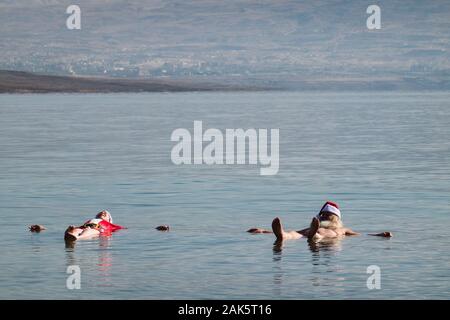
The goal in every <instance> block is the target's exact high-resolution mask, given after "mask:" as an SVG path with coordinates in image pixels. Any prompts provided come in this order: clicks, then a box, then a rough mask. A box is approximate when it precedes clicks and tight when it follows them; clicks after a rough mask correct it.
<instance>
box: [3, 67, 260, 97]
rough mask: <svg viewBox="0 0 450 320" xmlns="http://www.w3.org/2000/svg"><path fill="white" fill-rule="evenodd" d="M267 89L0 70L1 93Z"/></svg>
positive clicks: (184, 80) (192, 82) (168, 80)
mask: <svg viewBox="0 0 450 320" xmlns="http://www.w3.org/2000/svg"><path fill="white" fill-rule="evenodd" d="M260 90H269V88H266V87H258V86H247V85H233V84H221V83H206V82H204V81H197V80H194V81H189V80H186V79H182V80H179V79H161V78H155V79H120V78H97V77H73V76H56V75H42V74H35V73H30V72H22V71H9V70H0V93H115V92H130V93H132V92H135V93H138V92H190V91H260Z"/></svg>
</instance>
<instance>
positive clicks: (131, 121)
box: [0, 92, 450, 299]
mask: <svg viewBox="0 0 450 320" xmlns="http://www.w3.org/2000/svg"><path fill="white" fill-rule="evenodd" d="M449 101H450V94H449V93H387V92H383V93H286V92H283V93H280V92H277V93H273V92H272V93H176V94H172V93H171V94H164V93H161V94H158V93H155V94H108V95H102V94H98V95H97V94H90V95H80V94H44V95H1V96H0V217H1V219H2V220H1V227H0V244H1V246H0V298H2V299H5V298H6V299H15V298H26V299H28V298H37V299H49V298H60V299H92V298H100V299H102V298H112V299H116V298H122V299H131V298H137V299H156V298H160V299H172V298H193V299H216V298H220V299H222V298H224V299H240V298H245V299H247V298H249V299H256V298H262V299H281V298H286V299H310V298H313V299H322V298H331V299H342V298H345V299H347V298H349V299H361V298H369V299H371V298H388V299H397V298H408V299H422V298H437V299H448V298H449V296H450V295H449V294H450V271H449V270H450V268H449V267H450V259H449V258H450V254H449V244H450V241H449V227H450V214H449V213H450V197H449V195H450V161H449V155H450V102H449ZM194 120H202V121H203V126H204V128H218V129H221V130H224V129H226V128H244V129H246V128H279V129H280V171H279V174H278V175H275V176H260V175H259V169H258V167H257V166H245V165H239V166H236V165H235V166H175V165H173V164H172V162H171V159H170V152H171V149H172V147H173V145H174V143H172V142H171V141H170V135H171V133H172V131H173V130H174V129H176V128H187V129H189V130H191V131H192V130H193V121H194ZM326 199H332V200H335V201H337V202H338V203H339V204H340V206H341V209H342V212H343V220H344V222H345V223H346V224H347V225H348V226H350V227H352V228H353V229H354V230H357V231H360V232H362V233H364V234H366V233H369V232H380V231H385V230H389V231H392V232H393V233H394V234H395V237H394V238H392V239H381V238H375V237H370V236H367V235H363V236H360V237H354V238H347V239H344V240H342V241H340V242H337V243H334V244H331V245H317V246H314V247H313V246H310V245H308V243H307V242H306V241H305V240H304V239H300V240H295V241H289V242H286V243H285V244H284V246H283V248H282V250H279V249H277V248H275V250H274V247H273V241H274V238H273V236H272V235H250V234H248V233H246V232H245V231H246V230H247V229H248V228H250V227H253V226H259V227H266V228H270V223H271V220H272V219H273V218H274V217H275V216H280V217H281V219H282V221H283V223H284V225H285V227H286V228H287V229H300V228H303V227H306V226H307V225H308V224H309V222H310V220H311V217H312V216H313V215H314V214H316V212H317V210H318V209H319V208H320V206H321V205H322V203H323V201H324V200H326ZM102 209H108V210H109V211H110V212H111V213H112V215H113V217H114V219H115V222H116V223H119V224H122V225H125V226H127V227H128V228H129V229H127V230H123V231H119V232H117V233H115V234H114V235H113V236H112V237H110V238H100V239H95V240H90V241H83V242H82V241H80V242H78V243H77V244H76V245H75V246H74V247H73V248H66V246H65V244H64V241H63V232H64V230H65V228H66V227H67V226H68V225H70V224H81V223H82V222H84V221H85V220H87V219H88V218H91V217H92V216H93V215H94V214H95V213H96V212H98V211H100V210H102ZM29 224H44V225H45V226H46V227H47V228H48V230H47V231H45V232H42V233H40V234H31V233H30V232H28V231H27V225H29ZM160 224H169V225H170V226H171V228H172V229H171V231H170V232H167V233H162V232H158V231H156V230H155V229H154V227H155V226H157V225H160ZM69 265H78V266H80V268H81V289H80V290H68V289H67V288H66V279H67V277H68V274H67V273H66V268H67V266H69ZM370 265H377V266H379V267H380V269H381V289H380V290H369V289H368V288H367V286H366V281H367V278H368V276H369V275H368V274H367V273H366V271H367V267H368V266H370Z"/></svg>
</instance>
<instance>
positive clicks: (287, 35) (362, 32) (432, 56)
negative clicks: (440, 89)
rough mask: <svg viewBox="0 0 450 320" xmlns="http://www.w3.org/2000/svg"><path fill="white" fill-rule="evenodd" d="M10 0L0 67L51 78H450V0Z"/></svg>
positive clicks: (2, 6) (0, 39) (2, 25)
mask: <svg viewBox="0 0 450 320" xmlns="http://www.w3.org/2000/svg"><path fill="white" fill-rule="evenodd" d="M376 3H377V4H378V5H379V6H380V7H381V10H382V29H381V30H375V31H369V30H367V28H366V19H367V17H368V15H367V14H366V8H367V6H368V5H370V4H372V2H368V1H344V0H334V1H323V0H315V1H299V0H295V1H294V0H292V1H288V0H272V1H261V0H248V1H238V0H227V1H219V0H215V1H213V0H196V1H186V0H151V1H142V0H139V1H138V0H136V1H134V0H133V1H132V0H130V1H119V0H105V1H93V0H80V1H77V2H76V4H78V5H80V7H81V10H82V29H81V30H68V29H67V28H66V26H65V22H66V18H67V16H68V15H67V14H66V12H65V11H66V8H67V6H68V5H70V4H72V1H62V0H61V1H59V0H27V1H15V0H6V1H5V0H3V1H1V3H0V29H1V33H0V69H10V70H24V71H35V72H44V73H51V74H66V75H69V74H72V75H73V74H75V75H107V76H115V77H152V76H172V77H186V76H210V77H211V76H219V77H220V76H245V77H247V78H248V77H263V78H264V77H265V78H268V79H273V80H279V79H284V80H286V79H290V80H292V81H295V79H322V80H323V79H325V78H327V77H329V78H338V79H354V78H355V79H384V78H388V79H391V78H395V79H404V78H405V77H406V78H408V79H415V80H414V81H419V82H420V81H424V82H427V83H428V82H430V81H431V82H433V83H446V82H445V81H447V80H448V79H449V78H450V57H449V46H450V41H449V38H450V36H449V30H450V1H448V0H445V1H443V0H441V1H423V0H395V1H393V0H389V1H377V2H376Z"/></svg>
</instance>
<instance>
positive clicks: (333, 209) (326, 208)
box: [317, 201, 342, 219]
mask: <svg viewBox="0 0 450 320" xmlns="http://www.w3.org/2000/svg"><path fill="white" fill-rule="evenodd" d="M324 212H327V213H332V214H334V215H336V216H338V217H339V219H342V216H341V210H339V206H338V204H337V203H336V202H333V201H327V202H325V204H324V205H323V206H322V209H320V211H319V214H318V215H317V216H320V215H321V214H322V213H324Z"/></svg>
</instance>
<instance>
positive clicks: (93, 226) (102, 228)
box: [64, 210, 125, 241]
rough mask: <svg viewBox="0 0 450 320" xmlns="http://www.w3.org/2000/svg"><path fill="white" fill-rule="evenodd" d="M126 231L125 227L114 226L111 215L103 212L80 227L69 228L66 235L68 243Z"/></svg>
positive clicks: (105, 211)
mask: <svg viewBox="0 0 450 320" xmlns="http://www.w3.org/2000/svg"><path fill="white" fill-rule="evenodd" d="M120 229H125V227H122V226H119V225H117V224H113V220H112V217H111V214H110V213H109V212H108V211H107V210H103V211H101V212H99V213H97V215H96V216H95V218H94V219H90V220H88V221H86V222H85V223H84V224H83V225H81V226H79V227H75V226H69V227H68V228H67V230H66V232H65V233H64V239H65V240H66V241H75V240H84V239H91V238H94V237H97V236H100V235H104V236H109V235H111V233H112V232H114V231H117V230H120Z"/></svg>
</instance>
